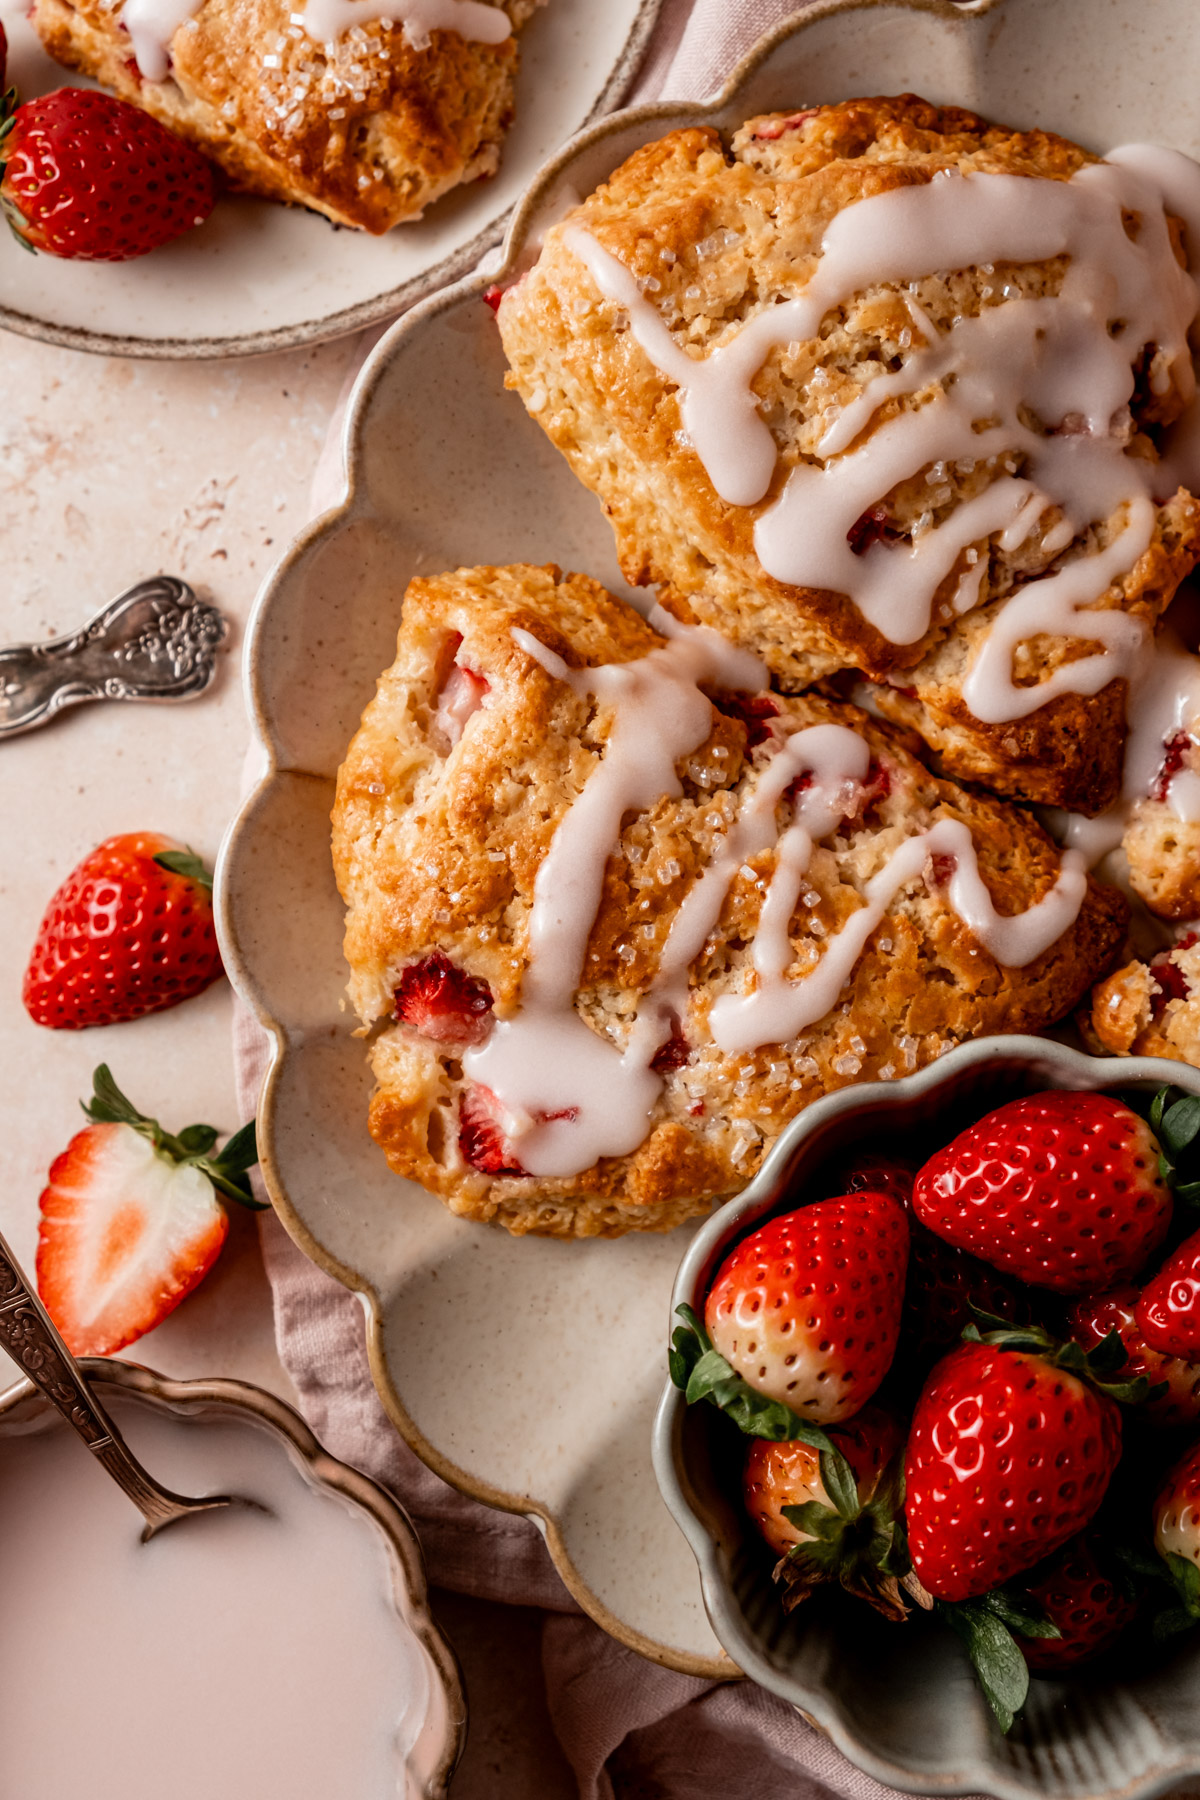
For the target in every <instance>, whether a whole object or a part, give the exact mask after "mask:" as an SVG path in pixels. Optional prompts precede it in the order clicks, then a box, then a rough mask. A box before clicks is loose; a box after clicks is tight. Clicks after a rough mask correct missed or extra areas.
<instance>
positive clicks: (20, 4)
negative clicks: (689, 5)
mask: <svg viewBox="0 0 1200 1800" xmlns="http://www.w3.org/2000/svg"><path fill="white" fill-rule="evenodd" d="M25 4H26V0H0V24H3V25H4V27H5V29H6V30H7V32H8V35H9V39H10V48H11V54H10V58H9V79H10V80H12V81H15V82H16V83H17V85H18V86H19V88H20V91H21V93H22V95H23V96H24V97H25V98H27V99H28V98H32V96H33V95H34V94H38V93H45V92H46V91H47V90H48V89H50V88H55V87H62V86H64V85H67V84H72V83H73V84H74V85H76V86H78V85H79V80H78V77H75V76H72V75H71V74H69V73H68V72H67V71H66V70H65V69H61V68H59V67H58V65H57V64H56V63H53V62H51V61H50V60H49V58H48V57H46V56H45V55H44V54H43V53H42V50H41V48H40V46H39V44H38V41H37V38H36V36H35V35H34V33H33V30H32V29H31V27H30V26H29V25H28V24H26V22H25V20H24V17H23V16H22V15H23V13H24V8H25ZM660 4H661V0H600V3H599V4H597V3H596V0H547V3H546V5H545V6H544V7H542V8H541V9H540V10H539V11H538V12H536V13H535V14H534V16H533V18H532V19H531V20H530V22H529V25H528V26H527V27H526V29H525V30H524V31H522V33H521V69H520V73H519V75H518V77H517V91H516V105H517V117H516V123H515V124H514V126H513V128H512V130H511V131H510V132H509V134H508V137H507V139H506V141H505V145H504V153H503V159H502V162H501V165H500V172H499V174H498V175H496V176H494V177H493V178H492V179H491V180H490V181H479V182H474V183H472V184H470V185H469V186H467V187H464V188H461V189H460V190H459V191H458V192H456V193H452V194H448V195H447V196H446V198H445V199H444V200H442V201H440V202H439V203H438V204H437V205H436V206H433V207H431V208H430V209H429V212H428V214H427V216H426V217H425V218H424V219H421V220H418V221H415V222H414V223H413V224H411V225H402V226H399V227H398V228H397V229H396V230H395V231H390V232H389V233H388V234H387V236H386V237H382V238H373V237H368V236H367V234H366V233H365V232H361V231H347V230H342V229H340V228H338V227H336V226H333V225H331V224H330V223H329V221H328V220H327V219H323V218H321V217H320V216H319V215H318V214H316V213H310V212H305V211H304V210H303V209H302V208H299V207H290V206H276V205H273V204H272V203H271V202H269V201H266V200H249V199H240V198H239V199H230V198H226V199H224V200H222V201H220V202H219V204H218V206H217V209H216V212H215V213H214V214H213V216H212V218H211V219H210V220H209V221H208V223H207V224H206V225H205V226H204V229H203V230H202V231H193V232H190V233H188V234H187V236H185V237H183V238H180V239H179V240H178V241H177V242H176V243H174V244H170V245H168V246H167V247H166V248H165V249H163V250H157V251H155V253H154V254H153V256H147V257H143V258H141V259H140V260H139V261H137V262H132V263H112V264H105V263H67V262H61V261H59V260H57V259H56V258H54V257H51V256H22V255H21V254H20V253H19V252H18V251H16V250H15V249H13V247H12V246H10V245H8V244H5V245H4V246H3V249H4V254H3V256H0V325H6V326H7V327H8V328H9V329H10V330H11V331H20V332H23V333H25V334H26V335H28V336H30V337H38V338H45V339H48V340H49V341H50V342H51V343H56V344H67V345H70V346H71V347H72V348H73V349H77V350H95V351H100V352H102V353H104V354H106V355H112V356H149V357H165V358H179V357H198V356H200V357H203V356H247V355H252V354H257V353H258V352H260V351H266V350H290V349H293V348H295V347H296V346H297V345H300V344H311V343H319V342H321V340H322V339H324V338H331V337H337V336H339V335H340V334H342V333H343V332H348V331H357V330H359V329H360V328H361V327H363V326H366V325H373V324H376V323H377V322H378V321H380V320H383V319H389V318H393V317H394V316H395V315H396V314H397V313H398V312H400V311H401V310H402V308H404V307H406V306H409V305H411V304H412V302H413V301H414V300H417V299H420V297H421V296H422V295H423V294H428V293H431V292H432V291H433V290H434V289H435V288H438V287H442V286H444V284H445V283H446V282H448V281H454V280H456V279H457V278H458V276H460V275H462V274H463V273H464V272H465V271H466V270H468V269H473V268H475V266H476V264H477V263H478V262H479V259H480V257H481V256H482V255H483V254H484V252H485V251H486V250H488V249H489V248H490V247H491V246H492V245H493V244H497V243H499V241H500V238H501V236H502V235H503V232H504V227H505V223H506V221H507V219H508V217H509V214H510V213H511V211H512V208H513V204H514V202H515V201H516V200H518V199H519V197H520V195H521V194H522V192H523V191H524V189H525V187H526V186H527V184H528V183H529V181H530V180H531V179H532V177H533V176H534V174H535V173H536V171H537V169H538V168H539V166H540V165H541V164H542V163H543V162H544V161H545V159H546V158H547V157H548V156H549V155H550V154H551V153H552V152H553V151H555V150H557V149H558V147H559V145H560V144H562V143H563V142H565V140H566V139H567V138H568V137H570V135H571V133H572V132H573V131H578V130H579V128H580V127H581V126H583V125H586V124H587V123H588V121H589V120H591V119H595V118H598V117H599V116H600V115H601V114H602V113H606V112H608V111H609V110H610V109H611V108H612V107H614V106H619V105H620V103H621V101H622V100H623V99H624V97H625V95H626V93H627V92H628V91H629V86H630V83H631V82H632V80H633V77H634V75H635V74H636V72H637V67H638V64H639V62H640V61H641V57H642V52H643V51H644V50H645V47H646V44H647V42H648V40H649V36H650V32H651V30H652V28H653V25H654V21H655V18H656V17H657V14H658V9H659V6H660ZM5 236H6V237H7V233H6V234H5Z"/></svg>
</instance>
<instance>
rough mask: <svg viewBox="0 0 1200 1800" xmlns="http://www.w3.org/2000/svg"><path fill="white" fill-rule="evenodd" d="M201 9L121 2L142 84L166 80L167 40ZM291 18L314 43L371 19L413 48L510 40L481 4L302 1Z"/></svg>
mask: <svg viewBox="0 0 1200 1800" xmlns="http://www.w3.org/2000/svg"><path fill="white" fill-rule="evenodd" d="M202 5H203V0H125V5H124V7H123V9H122V12H121V23H122V24H123V25H124V27H125V29H126V30H127V31H128V33H129V38H130V42H131V44H132V46H133V54H134V58H135V60H136V62H137V66H138V69H139V70H140V72H141V74H142V75H143V76H144V77H145V78H146V80H147V81H165V80H166V77H167V76H168V74H169V73H170V69H171V56H170V44H171V39H172V38H173V37H174V36H175V33H176V32H177V31H178V30H179V27H180V26H181V25H185V24H186V23H187V21H188V20H189V19H190V18H193V17H194V16H195V14H196V13H198V12H199V10H200V8H201V6H202ZM293 19H294V20H295V21H296V22H298V23H300V24H301V25H302V26H303V28H304V30H305V31H306V32H307V34H308V36H309V37H310V38H312V39H313V40H314V41H315V42H317V43H319V44H332V43H336V42H337V40H338V39H339V38H340V37H341V36H343V34H344V33H345V32H347V31H349V30H350V29H351V27H352V26H355V25H366V24H370V23H372V22H373V21H374V20H376V19H385V20H387V22H388V23H389V24H394V25H400V26H402V27H403V30H404V35H405V37H406V38H407V39H408V41H409V43H410V44H411V45H412V47H413V49H414V50H425V49H427V48H428V46H429V41H430V33H431V32H434V31H456V32H457V33H458V35H459V36H460V37H463V38H466V39H467V40H468V42H471V43H477V44H502V43H503V42H504V41H505V39H506V38H509V37H511V36H512V24H511V22H510V20H509V17H508V14H507V13H506V12H505V11H504V10H503V8H502V7H499V6H485V5H483V4H482V0H306V4H305V6H304V9H303V12H297V13H295V14H293Z"/></svg>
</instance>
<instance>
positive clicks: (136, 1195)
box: [37, 1124, 229, 1356]
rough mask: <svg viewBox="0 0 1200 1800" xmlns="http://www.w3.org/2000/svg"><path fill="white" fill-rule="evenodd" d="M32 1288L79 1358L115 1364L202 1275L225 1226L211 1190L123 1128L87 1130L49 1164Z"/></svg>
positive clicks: (92, 1127) (199, 1177) (195, 1174)
mask: <svg viewBox="0 0 1200 1800" xmlns="http://www.w3.org/2000/svg"><path fill="white" fill-rule="evenodd" d="M40 1208H41V1224H40V1227H39V1231H38V1250H37V1284H38V1292H39V1293H40V1295H41V1297H42V1300H43V1301H44V1302H45V1305H46V1308H47V1310H48V1311H49V1313H50V1316H51V1318H52V1319H53V1320H54V1322H55V1324H56V1325H57V1326H58V1329H59V1331H60V1332H61V1333H62V1335H63V1338H64V1339H65V1340H66V1344H67V1347H68V1349H70V1350H72V1351H73V1352H74V1353H75V1355H76V1356H111V1355H112V1354H113V1353H114V1352H115V1351H117V1350H121V1349H123V1348H124V1347H125V1345H126V1344H131V1343H133V1342H134V1341H135V1339H137V1338H139V1337H142V1336H144V1335H145V1333H146V1332H147V1331H151V1330H153V1328H154V1327H155V1326H156V1325H158V1324H160V1323H161V1321H162V1320H163V1319H165V1318H166V1317H167V1315H168V1313H171V1312H173V1311H174V1309H175V1308H176V1307H177V1306H178V1305H179V1303H180V1301H181V1300H184V1299H186V1297H187V1295H188V1294H190V1293H191V1292H192V1290H193V1288H195V1287H196V1286H197V1285H198V1284H199V1283H200V1282H201V1281H202V1280H203V1279H204V1277H205V1275H207V1273H208V1271H209V1269H210V1268H211V1267H212V1265H213V1263H214V1262H215V1261H216V1259H217V1257H218V1255H219V1254H220V1251H221V1246H222V1245H223V1244H224V1242H225V1238H226V1234H227V1232H228V1229H229V1222H228V1219H227V1218H226V1215H225V1212H224V1210H223V1208H222V1207H221V1206H220V1205H219V1204H218V1202H217V1199H216V1196H215V1194H214V1193H213V1190H212V1187H211V1185H210V1184H209V1183H208V1181H207V1180H206V1179H205V1178H204V1177H203V1176H202V1175H200V1174H199V1173H198V1171H197V1170H195V1169H179V1168H173V1167H171V1165H170V1164H169V1162H164V1159H163V1158H161V1157H160V1156H158V1155H157V1153H156V1152H155V1151H154V1150H153V1149H152V1148H151V1146H150V1145H149V1144H148V1143H147V1141H146V1139H145V1138H144V1137H142V1136H140V1135H139V1133H137V1132H136V1131H134V1130H133V1129H132V1127H130V1126H128V1125H109V1124H105V1125H89V1126H87V1127H86V1128H85V1129H84V1130H83V1131H80V1132H78V1133H77V1134H76V1135H75V1137H73V1138H72V1139H71V1142H70V1143H69V1144H68V1146H67V1148H66V1149H65V1150H64V1151H63V1152H62V1154H61V1155H60V1156H58V1157H56V1158H55V1160H54V1162H53V1163H52V1164H51V1167H50V1172H49V1175H48V1177H47V1185H46V1187H45V1189H44V1191H43V1193H42V1196H41V1201H40Z"/></svg>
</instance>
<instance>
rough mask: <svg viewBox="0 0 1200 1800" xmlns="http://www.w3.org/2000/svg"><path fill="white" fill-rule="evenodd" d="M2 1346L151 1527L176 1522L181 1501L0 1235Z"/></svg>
mask: <svg viewBox="0 0 1200 1800" xmlns="http://www.w3.org/2000/svg"><path fill="white" fill-rule="evenodd" d="M0 1345H2V1346H3V1348H4V1349H5V1350H7V1351H8V1353H9V1355H10V1356H11V1357H12V1359H13V1361H14V1362H15V1363H17V1365H18V1366H19V1367H20V1368H21V1369H23V1370H24V1372H25V1374H26V1375H28V1377H29V1379H30V1381H32V1382H33V1384H34V1386H35V1387H37V1388H40V1389H41V1391H42V1393H43V1394H44V1395H45V1396H46V1398H47V1400H50V1401H52V1402H53V1404H54V1405H55V1406H56V1407H57V1408H58V1410H59V1412H60V1413H61V1414H62V1415H63V1418H64V1419H65V1420H66V1421H67V1423H68V1425H70V1426H72V1427H73V1429H74V1430H75V1431H77V1432H78V1433H79V1435H80V1437H81V1438H82V1439H83V1441H84V1443H85V1444H86V1445H87V1447H88V1449H89V1450H90V1451H91V1452H92V1454H93V1456H95V1457H96V1459H97V1461H98V1462H101V1463H103V1465H104V1467H105V1468H106V1469H107V1470H108V1473H109V1474H110V1475H111V1476H112V1478H113V1480H114V1481H115V1482H117V1483H118V1484H119V1486H120V1487H122V1488H123V1489H124V1490H125V1492H126V1494H128V1496H129V1498H130V1499H131V1500H132V1501H133V1504H134V1505H135V1506H136V1507H137V1509H138V1511H139V1512H140V1513H141V1515H142V1517H143V1518H144V1519H145V1521H146V1523H147V1525H149V1526H155V1525H160V1524H166V1523H167V1522H168V1521H169V1520H170V1519H172V1518H175V1517H176V1516H177V1515H178V1513H179V1510H180V1506H181V1505H182V1506H184V1507H187V1506H188V1504H189V1503H188V1502H187V1501H186V1500H181V1497H180V1496H179V1495H177V1494H172V1493H171V1492H170V1490H169V1489H167V1488H164V1487H160V1486H159V1484H158V1482H156V1481H154V1480H153V1479H152V1478H151V1477H150V1476H149V1475H148V1474H147V1473H146V1471H145V1469H143V1467H142V1465H141V1463H139V1462H138V1460H137V1458H136V1457H135V1456H134V1455H133V1453H132V1452H131V1450H130V1449H129V1446H128V1445H127V1444H126V1442H125V1440H124V1438H123V1437H122V1436H121V1433H120V1432H119V1431H118V1430H117V1427H116V1426H115V1425H114V1424H113V1422H112V1420H111V1419H110V1418H109V1416H108V1414H107V1413H106V1412H105V1410H104V1408H103V1407H102V1406H101V1405H100V1403H99V1401H98V1400H97V1399H96V1398H95V1397H94V1395H93V1394H92V1391H91V1389H90V1388H89V1387H88V1384H87V1380H86V1378H85V1376H84V1373H83V1370H82V1369H81V1368H80V1367H79V1364H78V1363H77V1362H76V1361H75V1358H74V1357H73V1356H72V1355H71V1352H70V1351H69V1350H68V1349H67V1346H66V1345H65V1344H64V1343H63V1341H62V1338H61V1337H60V1336H59V1334H58V1331H57V1329H56V1328H55V1325H54V1321H53V1320H52V1319H51V1317H50V1315H49V1313H48V1312H47V1311H46V1309H45V1307H44V1306H43V1305H42V1303H41V1301H40V1300H39V1298H38V1296H37V1294H36V1293H35V1291H34V1290H33V1288H31V1287H30V1285H29V1283H28V1281H27V1280H26V1279H25V1275H24V1273H23V1271H22V1269H21V1265H20V1263H19V1262H18V1261H17V1259H16V1257H15V1256H14V1255H13V1253H12V1251H11V1250H10V1249H9V1247H8V1244H7V1243H6V1242H5V1240H4V1238H3V1236H0Z"/></svg>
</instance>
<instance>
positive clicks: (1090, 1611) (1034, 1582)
mask: <svg viewBox="0 0 1200 1800" xmlns="http://www.w3.org/2000/svg"><path fill="white" fill-rule="evenodd" d="M1024 1588H1025V1591H1026V1593H1027V1594H1028V1595H1029V1597H1030V1599H1031V1600H1032V1601H1033V1602H1034V1603H1035V1604H1036V1605H1037V1606H1038V1607H1040V1608H1041V1610H1042V1612H1043V1613H1044V1614H1045V1616H1046V1618H1047V1619H1049V1620H1050V1621H1051V1622H1052V1623H1053V1624H1054V1625H1055V1626H1057V1628H1058V1636H1057V1637H1046V1636H1042V1637H1036V1638H1028V1637H1021V1636H1018V1639H1017V1641H1018V1644H1019V1646H1020V1649H1021V1653H1022V1655H1023V1656H1024V1658H1025V1661H1026V1662H1027V1663H1028V1665H1029V1667H1030V1668H1031V1669H1032V1670H1033V1672H1034V1673H1035V1674H1036V1675H1058V1674H1061V1673H1062V1671H1063V1670H1064V1669H1075V1668H1078V1667H1079V1665H1080V1664H1081V1663H1085V1662H1091V1661H1092V1660H1093V1658H1095V1657H1097V1656H1101V1655H1103V1653H1104V1651H1105V1650H1108V1649H1111V1647H1112V1645H1113V1644H1115V1643H1116V1641H1117V1639H1118V1638H1119V1637H1120V1635H1121V1633H1122V1632H1123V1631H1124V1630H1125V1628H1126V1626H1127V1625H1129V1624H1130V1623H1131V1621H1132V1620H1133V1618H1134V1615H1135V1614H1136V1612H1137V1598H1136V1594H1135V1589H1134V1586H1133V1583H1132V1582H1131V1581H1130V1580H1129V1578H1128V1576H1127V1575H1126V1574H1124V1573H1123V1572H1122V1571H1121V1570H1120V1569H1119V1568H1118V1567H1117V1566H1116V1561H1115V1559H1114V1558H1113V1557H1112V1556H1111V1555H1106V1554H1105V1548H1104V1545H1103V1544H1102V1542H1101V1540H1100V1539H1099V1538H1098V1537H1097V1536H1096V1535H1095V1534H1094V1533H1090V1532H1088V1533H1084V1534H1083V1535H1082V1536H1080V1537H1073V1538H1071V1539H1070V1540H1069V1541H1068V1542H1067V1543H1065V1544H1064V1545H1063V1546H1062V1547H1061V1549H1059V1550H1056V1551H1055V1552H1054V1554H1053V1556H1049V1557H1047V1558H1046V1560H1045V1561H1044V1562H1042V1563H1039V1564H1038V1566H1037V1567H1036V1568H1035V1569H1031V1570H1030V1572H1029V1574H1028V1575H1027V1576H1026V1577H1025V1580H1024Z"/></svg>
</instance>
